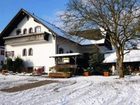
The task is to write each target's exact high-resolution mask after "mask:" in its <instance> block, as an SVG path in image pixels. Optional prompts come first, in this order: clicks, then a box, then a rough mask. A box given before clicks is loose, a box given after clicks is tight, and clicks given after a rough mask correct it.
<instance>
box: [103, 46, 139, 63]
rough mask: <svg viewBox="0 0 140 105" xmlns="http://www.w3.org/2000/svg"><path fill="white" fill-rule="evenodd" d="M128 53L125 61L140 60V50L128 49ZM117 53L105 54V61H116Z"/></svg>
mask: <svg viewBox="0 0 140 105" xmlns="http://www.w3.org/2000/svg"><path fill="white" fill-rule="evenodd" d="M125 52H126V54H125V55H124V62H139V61H140V50H139V49H137V50H130V51H126V50H125ZM116 58H117V57H116V53H115V52H113V53H108V54H105V60H104V61H103V62H104V63H114V62H116Z"/></svg>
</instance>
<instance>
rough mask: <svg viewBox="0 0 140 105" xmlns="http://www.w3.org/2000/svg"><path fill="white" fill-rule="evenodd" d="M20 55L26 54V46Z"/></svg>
mask: <svg viewBox="0 0 140 105" xmlns="http://www.w3.org/2000/svg"><path fill="white" fill-rule="evenodd" d="M22 56H27V49H26V48H24V49H23V50H22Z"/></svg>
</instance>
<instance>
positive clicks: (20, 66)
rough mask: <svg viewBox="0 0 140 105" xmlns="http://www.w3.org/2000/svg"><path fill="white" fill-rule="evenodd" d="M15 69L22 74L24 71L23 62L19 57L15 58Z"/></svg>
mask: <svg viewBox="0 0 140 105" xmlns="http://www.w3.org/2000/svg"><path fill="white" fill-rule="evenodd" d="M14 69H15V71H16V72H21V71H22V69H23V60H22V59H21V58H19V57H17V58H15V61H14Z"/></svg>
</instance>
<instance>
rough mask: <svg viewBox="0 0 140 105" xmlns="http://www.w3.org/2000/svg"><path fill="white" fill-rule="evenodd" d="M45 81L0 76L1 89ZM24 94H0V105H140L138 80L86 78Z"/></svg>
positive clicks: (127, 78) (72, 79)
mask: <svg viewBox="0 0 140 105" xmlns="http://www.w3.org/2000/svg"><path fill="white" fill-rule="evenodd" d="M45 79H47V80H56V79H50V78H46V77H33V76H15V75H7V76H3V75H1V74H0V89H3V88H9V87H14V86H17V85H21V84H25V83H29V82H33V81H35V80H36V81H41V80H45ZM57 80H59V81H60V82H57V83H51V84H46V85H43V86H40V87H37V88H32V89H28V90H24V91H19V92H13V93H7V92H2V91H0V105H140V76H126V77H125V78H124V79H118V77H117V76H110V77H103V76H89V77H84V76H80V77H72V78H68V79H57Z"/></svg>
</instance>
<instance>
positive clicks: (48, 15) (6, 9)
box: [0, 0, 69, 32]
mask: <svg viewBox="0 0 140 105" xmlns="http://www.w3.org/2000/svg"><path fill="white" fill-rule="evenodd" d="M68 1H69V0H1V3H0V13H1V14H0V32H1V31H2V30H3V29H4V28H5V27H6V25H7V24H8V23H9V22H10V21H11V19H12V18H13V17H14V16H15V15H16V14H17V12H18V11H19V10H20V9H21V8H23V9H25V10H27V11H29V12H30V13H34V14H35V15H37V16H39V17H41V18H43V19H45V20H47V21H49V22H52V23H56V24H57V25H59V22H58V14H59V13H61V12H63V11H64V10H65V8H66V4H67V3H68Z"/></svg>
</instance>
